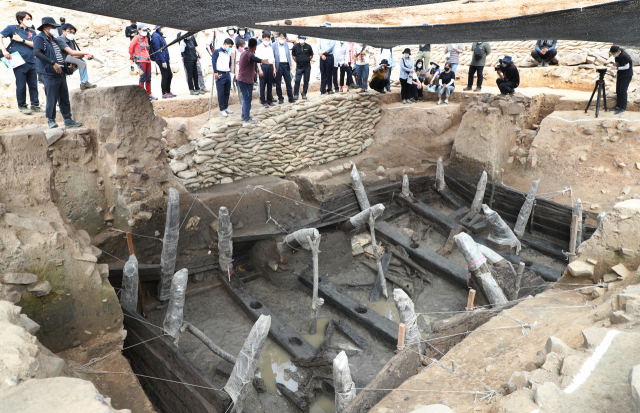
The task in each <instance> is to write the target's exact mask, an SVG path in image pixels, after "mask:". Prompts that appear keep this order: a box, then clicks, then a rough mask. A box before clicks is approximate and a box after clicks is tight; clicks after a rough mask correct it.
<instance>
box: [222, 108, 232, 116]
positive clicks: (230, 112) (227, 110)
mask: <svg viewBox="0 0 640 413" xmlns="http://www.w3.org/2000/svg"><path fill="white" fill-rule="evenodd" d="M224 111H225V112H227V113H228V114H229V115H231V114H232V113H233V111H232V110H230V109H225V110H224Z"/></svg>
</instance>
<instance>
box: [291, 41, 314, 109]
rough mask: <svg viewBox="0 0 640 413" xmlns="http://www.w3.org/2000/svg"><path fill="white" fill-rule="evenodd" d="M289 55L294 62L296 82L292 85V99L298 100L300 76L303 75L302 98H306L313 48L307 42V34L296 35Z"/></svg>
mask: <svg viewBox="0 0 640 413" xmlns="http://www.w3.org/2000/svg"><path fill="white" fill-rule="evenodd" d="M291 57H292V58H293V61H294V62H296V82H295V84H294V86H293V99H294V100H298V92H299V91H300V80H301V79H302V76H304V85H303V86H302V99H306V98H307V90H308V89H309V77H310V76H311V59H313V48H312V47H311V45H310V44H307V36H298V43H296V44H295V45H294V46H293V49H291Z"/></svg>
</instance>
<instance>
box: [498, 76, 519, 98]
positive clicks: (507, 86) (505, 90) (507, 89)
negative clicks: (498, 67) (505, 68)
mask: <svg viewBox="0 0 640 413" xmlns="http://www.w3.org/2000/svg"><path fill="white" fill-rule="evenodd" d="M496 83H497V84H498V88H499V89H500V93H502V94H503V95H506V94H509V93H513V92H515V88H517V87H518V86H516V84H515V83H513V82H505V81H504V80H502V79H497V80H496Z"/></svg>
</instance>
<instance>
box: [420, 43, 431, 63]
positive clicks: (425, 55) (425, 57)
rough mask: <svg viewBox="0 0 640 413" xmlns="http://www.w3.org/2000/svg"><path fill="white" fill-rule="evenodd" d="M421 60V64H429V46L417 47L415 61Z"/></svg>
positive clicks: (421, 45)
mask: <svg viewBox="0 0 640 413" xmlns="http://www.w3.org/2000/svg"><path fill="white" fill-rule="evenodd" d="M419 59H422V61H423V62H427V63H428V62H429V59H431V44H420V45H418V53H417V54H416V61H418V60H419Z"/></svg>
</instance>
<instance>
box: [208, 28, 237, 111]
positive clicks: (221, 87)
mask: <svg viewBox="0 0 640 413" xmlns="http://www.w3.org/2000/svg"><path fill="white" fill-rule="evenodd" d="M232 48H233V40H231V39H224V42H223V44H222V47H221V48H220V49H216V50H214V51H213V53H212V55H211V63H212V66H213V76H214V77H215V79H216V90H217V92H218V106H219V108H220V114H221V115H222V116H223V117H227V114H229V113H233V111H231V110H229V95H230V94H231V74H230V72H231V55H230V52H231V49H232Z"/></svg>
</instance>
